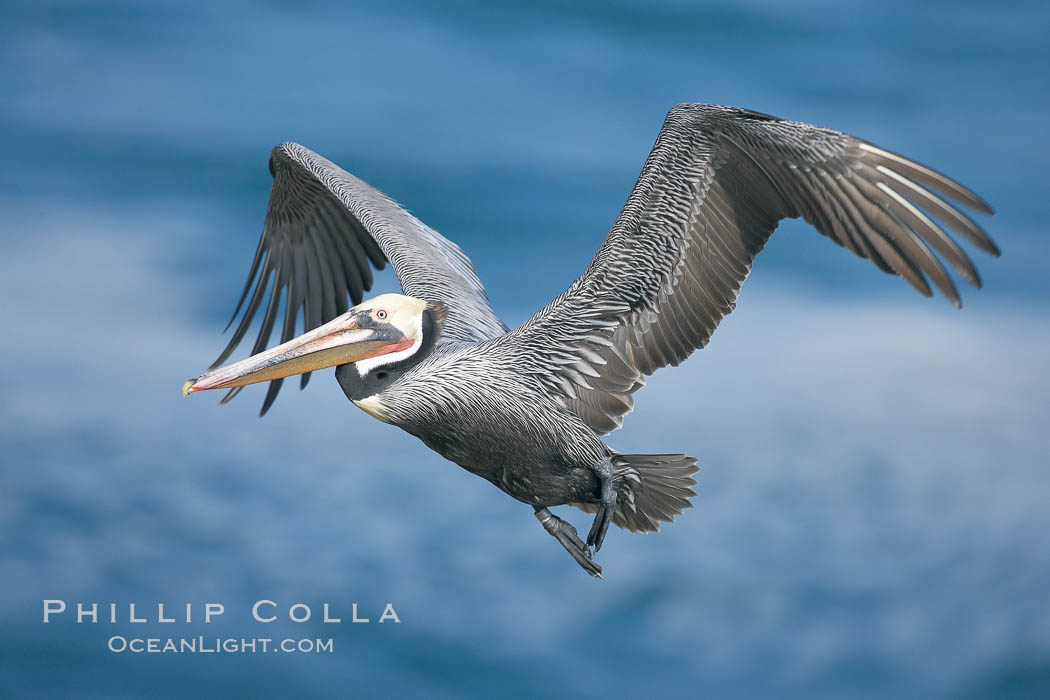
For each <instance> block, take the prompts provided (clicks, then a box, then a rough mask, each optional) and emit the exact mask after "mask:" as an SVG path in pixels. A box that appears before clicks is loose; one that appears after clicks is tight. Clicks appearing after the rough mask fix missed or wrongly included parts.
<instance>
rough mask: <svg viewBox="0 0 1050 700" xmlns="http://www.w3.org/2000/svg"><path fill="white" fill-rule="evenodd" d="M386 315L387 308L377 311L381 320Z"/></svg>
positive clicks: (377, 315) (377, 316)
mask: <svg viewBox="0 0 1050 700" xmlns="http://www.w3.org/2000/svg"><path fill="white" fill-rule="evenodd" d="M386 316H387V314H386V309H380V310H379V311H376V318H378V319H379V320H380V321H383V320H385V319H386Z"/></svg>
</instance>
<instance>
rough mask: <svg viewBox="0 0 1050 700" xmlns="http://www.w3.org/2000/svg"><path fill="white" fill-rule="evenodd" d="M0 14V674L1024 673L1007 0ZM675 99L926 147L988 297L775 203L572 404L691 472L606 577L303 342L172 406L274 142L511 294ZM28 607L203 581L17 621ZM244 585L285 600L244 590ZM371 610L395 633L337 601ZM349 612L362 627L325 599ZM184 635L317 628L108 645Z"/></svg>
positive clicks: (789, 679)
mask: <svg viewBox="0 0 1050 700" xmlns="http://www.w3.org/2000/svg"><path fill="white" fill-rule="evenodd" d="M0 18H2V22H0V66H2V68H0V102H2V104H3V105H4V109H2V110H0V128H2V133H3V134H4V136H5V143H4V154H5V155H4V159H3V162H4V165H5V167H3V168H0V218H2V221H3V227H2V236H3V242H4V250H5V254H4V256H3V257H2V259H0V291H2V296H3V299H4V304H3V310H2V312H0V314H2V319H3V322H4V323H3V325H4V327H5V328H6V329H7V330H6V332H5V337H4V342H3V343H2V347H3V350H2V353H3V356H2V362H0V380H2V386H3V387H4V400H3V401H2V402H0V440H2V443H0V444H2V446H3V452H4V466H3V469H2V470H0V591H2V592H3V595H2V596H0V619H2V620H3V623H4V627H3V632H4V633H3V635H2V636H0V659H2V660H3V661H2V663H0V693H3V694H4V695H6V696H10V697H34V696H35V697H61V696H76V697H99V698H108V697H186V696H188V695H191V694H205V695H215V696H223V697H237V696H243V697H259V696H261V695H274V696H297V697H298V696H309V695H318V696H332V695H336V696H338V695H344V696H353V697H390V696H415V697H427V698H432V697H459V696H464V695H475V696H486V697H487V696H493V695H497V694H498V695H500V696H507V697H517V696H520V697H535V696H537V695H547V696H562V695H568V696H576V697H591V696H602V697H610V696H619V695H630V696H639V697H652V696H669V697H696V696H708V697H725V696H731V697H771V696H773V697H800V698H813V697H843V696H848V697H885V696H891V695H892V696H895V697H904V698H907V697H916V698H920V697H921V698H929V697H933V698H941V697H964V698H981V697H1010V696H1016V697H1033V696H1038V695H1040V694H1044V695H1046V694H1050V595H1048V591H1050V547H1048V546H1047V540H1046V537H1047V535H1046V533H1047V532H1048V531H1050V507H1048V503H1050V488H1048V475H1047V467H1048V455H1050V436H1048V431H1047V429H1046V426H1047V420H1048V418H1050V410H1048V403H1047V396H1048V390H1050V372H1048V369H1047V362H1046V348H1047V346H1048V343H1050V325H1048V323H1047V320H1048V313H1047V302H1048V299H1050V279H1048V276H1047V274H1046V265H1047V262H1048V251H1050V247H1048V244H1047V232H1046V221H1047V214H1048V211H1047V194H1048V193H1047V187H1046V175H1045V174H1046V172H1048V171H1050V146H1048V141H1047V138H1046V136H1047V134H1048V132H1050V129H1048V126H1050V112H1048V107H1050V97H1048V95H1050V44H1048V43H1047V41H1046V36H1048V35H1050V9H1048V8H1047V6H1046V4H1045V3H1040V2H1027V3H1026V2H1018V3H1001V4H990V3H988V4H985V3H965V2H963V3H959V2H931V3H922V4H917V3H903V2H884V3H878V4H863V5H862V4H852V3H833V2H806V3H796V4H791V5H786V4H785V5H781V4H767V3H762V2H734V3H713V4H705V3H688V2H671V1H664V2H644V3H643V2H626V1H624V2H586V3H578V4H574V5H572V6H568V5H563V4H561V3H550V2H539V3H535V2H519V3H480V2H459V3H449V4H442V5H437V4H428V3H413V2H395V3H382V4H376V5H373V6H362V5H357V4H349V3H325V2H307V3H279V2H268V3H261V4H254V3H245V2H230V3H180V4H178V5H172V6H168V7H162V6H159V5H153V4H144V3H133V2H109V3H101V2H100V3H80V2H7V3H4V4H3V5H2V6H0ZM682 101H702V102H716V103H724V104H735V105H740V106H745V107H749V108H752V109H756V110H759V111H763V112H767V113H771V114H776V115H778V116H783V117H788V118H792V119H798V120H803V121H811V122H815V123H820V124H823V125H826V126H831V127H834V128H839V129H842V130H845V131H849V132H851V133H855V134H857V135H860V136H862V137H864V138H866V139H868V140H871V141H873V142H875V143H877V144H880V145H883V146H886V147H887V148H890V149H893V150H896V151H899V152H902V153H905V154H907V155H910V156H913V157H915V158H916V159H918V160H920V161H922V162H926V163H929V164H931V165H933V166H935V167H937V168H938V169H940V170H942V171H944V172H947V173H949V174H950V175H952V176H953V177H956V178H958V179H959V180H960V181H962V182H963V183H965V184H967V185H968V186H970V187H972V188H974V189H975V190H976V191H978V192H979V193H980V194H981V195H982V196H984V197H985V198H986V199H988V200H989V201H990V202H991V203H992V204H993V205H994V206H995V207H996V209H997V211H998V213H997V215H996V217H995V218H994V219H989V220H985V221H983V222H982V223H983V224H984V225H985V226H986V228H987V229H988V230H989V231H990V232H991V234H992V235H993V236H994V237H995V238H996V240H997V241H998V242H999V244H1000V245H1001V247H1002V248H1003V250H1004V255H1003V257H1002V258H1001V259H999V260H992V259H990V258H987V257H984V256H981V255H980V254H979V253H975V254H974V259H975V261H976V262H977V263H978V265H979V267H980V269H981V271H982V274H983V276H984V280H985V289H984V290H982V291H980V292H975V291H974V290H963V295H964V302H965V303H966V308H964V310H963V311H962V312H957V311H955V310H954V309H952V308H951V307H950V306H949V305H948V304H946V303H944V302H943V301H938V300H924V299H922V298H920V297H918V296H917V295H916V294H915V293H914V292H913V291H912V290H910V288H908V287H907V285H906V284H904V283H903V282H901V281H900V280H896V279H893V278H891V277H888V276H886V275H882V274H880V273H878V271H876V270H875V269H874V268H873V267H872V266H871V265H870V264H868V263H867V262H865V261H860V260H857V259H855V258H854V257H852V256H851V255H849V254H848V253H846V252H845V251H843V250H841V249H839V248H837V247H836V246H834V245H831V244H830V243H829V242H828V241H827V240H825V239H823V238H821V237H820V236H818V235H816V234H815V233H813V231H812V230H811V229H809V228H808V227H807V226H806V225H804V224H801V223H798V222H788V223H786V224H785V225H784V226H783V227H782V229H781V231H780V232H778V233H777V235H775V236H774V237H773V239H772V241H771V243H770V245H769V247H768V248H767V250H766V251H765V252H763V253H762V254H761V256H760V257H759V258H758V262H757V264H756V269H755V272H754V274H753V276H752V278H751V279H750V280H749V281H748V283H747V284H746V285H745V287H744V291H743V293H742V295H741V298H740V301H739V305H738V308H737V311H736V312H735V313H734V314H733V315H732V316H731V317H730V318H728V319H727V320H726V321H725V322H724V323H723V325H722V326H721V328H720V329H719V331H718V332H717V333H716V334H715V336H714V338H713V341H712V343H711V345H710V346H709V347H708V348H706V349H705V350H703V351H702V352H699V353H697V354H696V355H694V357H693V358H692V359H691V360H690V361H689V362H688V363H686V364H685V365H684V366H683V367H681V368H679V369H675V370H668V371H665V372H661V373H659V374H657V375H656V376H654V377H653V378H652V379H651V381H650V382H649V385H648V386H647V387H646V388H645V389H644V390H643V392H642V393H641V394H639V396H638V405H637V409H636V411H635V412H634V413H633V414H632V415H631V416H629V417H628V419H627V421H626V422H625V427H624V429H623V430H621V431H619V432H618V433H615V434H614V435H612V436H611V437H610V444H612V445H613V446H614V447H616V448H617V449H620V450H623V451H640V452H660V451H681V452H685V453H688V454H692V455H695V456H697V457H698V458H699V459H700V463H701V465H702V467H703V470H702V472H701V474H700V485H699V495H698V497H697V498H696V499H695V507H694V509H692V510H690V511H687V513H686V514H685V515H684V517H682V518H680V519H679V520H678V522H676V523H674V524H673V525H670V526H668V527H666V528H665V530H664V531H662V532H661V533H659V534H655V535H648V536H641V535H632V534H629V533H624V532H619V531H615V532H612V533H611V534H610V536H609V539H608V540H607V543H606V545H605V547H604V548H603V549H602V551H601V554H600V561H601V562H602V564H603V566H604V567H605V572H606V580H605V581H602V582H597V581H591V580H588V578H587V577H586V576H585V575H583V574H582V572H581V571H579V570H578V568H577V567H576V566H575V565H574V564H573V562H572V561H571V560H570V559H569V558H568V557H567V556H566V555H565V553H564V552H563V551H562V550H561V549H560V548H559V547H558V546H557V545H556V544H555V543H554V542H553V541H552V540H551V539H550V538H549V537H548V536H547V535H546V534H545V533H544V532H543V531H542V529H541V528H540V527H539V526H538V525H537V523H536V522H535V521H534V519H533V518H532V516H531V511H530V509H529V508H528V507H526V506H523V505H522V504H519V503H516V502H514V501H512V500H511V499H509V498H508V497H506V496H505V495H503V494H502V493H500V492H498V491H497V490H495V489H494V488H493V487H492V486H491V485H489V484H488V483H486V482H483V481H481V480H479V479H476V478H475V477H472V476H471V475H469V474H467V473H465V472H463V471H462V470H460V469H459V468H458V467H456V466H455V465H452V464H449V463H446V462H444V461H443V460H441V459H440V458H439V457H437V456H436V455H434V454H433V453H430V452H429V451H427V450H426V449H425V448H424V447H423V446H422V445H421V444H419V443H417V442H416V441H415V440H414V439H412V438H411V437H409V436H407V435H405V434H402V433H401V432H400V431H398V430H396V429H395V428H392V427H390V426H386V425H383V424H380V423H378V422H376V421H374V420H372V419H371V418H369V417H368V416H366V415H364V414H363V413H361V412H360V411H358V410H357V409H356V408H354V407H353V406H352V405H351V404H349V403H348V402H347V401H346V400H345V398H344V397H343V395H342V393H341V392H340V391H339V389H338V386H337V385H336V384H335V382H334V381H332V380H331V379H330V378H329V377H328V376H317V377H315V378H314V380H313V381H312V382H311V385H310V387H309V388H308V390H307V391H305V392H302V393H299V392H298V391H296V390H295V389H294V387H286V389H285V390H284V392H283V393H282V396H281V398H280V400H279V401H278V402H277V404H276V405H275V407H274V409H273V410H272V411H271V412H270V414H268V415H267V416H266V417H265V418H264V419H263V420H261V421H260V420H259V419H257V418H256V413H257V409H258V404H259V403H260V402H261V400H262V394H263V392H262V390H261V389H258V390H254V391H246V392H244V394H243V395H242V397H240V398H238V399H237V400H236V401H235V402H233V403H232V404H231V405H228V406H224V407H220V406H217V405H216V403H217V402H216V401H214V400H211V397H208V396H207V395H205V396H200V397H195V398H194V399H193V400H183V399H181V398H180V397H179V395H178V387H179V386H181V384H182V382H183V381H184V380H185V379H186V378H188V377H190V376H193V375H195V374H197V373H198V372H200V371H201V370H202V369H203V368H204V367H205V366H206V365H207V364H208V363H210V362H211V360H212V359H214V356H215V355H216V354H217V353H218V351H219V349H220V348H221V346H222V343H223V337H222V336H221V335H220V331H221V330H222V327H223V326H224V325H225V322H226V321H227V319H228V314H229V313H230V311H231V310H232V307H233V304H234V302H235V300H236V297H237V294H238V293H239V292H240V287H241V285H242V283H243V275H244V274H245V272H246V271H247V266H248V263H249V261H250V257H251V253H252V252H253V250H254V247H255V243H256V240H257V237H258V233H259V227H260V225H261V222H262V218H263V215H264V212H265V203H266V194H267V190H268V187H269V179H270V178H269V174H268V172H267V169H266V158H267V154H268V151H269V149H270V148H271V147H272V146H273V145H274V144H276V143H278V142H280V141H284V140H294V141H298V142H300V143H303V144H304V145H306V146H308V147H310V148H312V149H314V150H316V151H318V152H320V153H322V154H324V155H325V156H326V157H328V158H330V159H331V160H333V161H335V162H337V163H339V164H340V165H342V166H343V167H345V168H347V169H348V170H350V171H351V172H354V173H355V174H357V175H359V176H360V177H362V178H364V179H366V180H367V181H369V182H370V183H372V184H374V185H376V186H377V187H379V188H381V189H382V190H384V191H385V192H387V193H388V194H390V195H391V196H392V197H394V198H395V199H397V200H398V201H400V202H402V203H403V204H404V205H406V206H407V207H408V208H410V209H411V210H412V211H413V212H414V213H415V214H416V215H418V216H419V217H420V218H422V219H423V220H424V221H426V222H427V223H428V224H430V225H431V226H433V227H434V228H436V229H437V230H439V231H441V232H443V233H444V234H445V235H447V236H448V237H450V238H452V239H453V240H455V241H457V242H458V243H459V244H460V245H461V246H462V248H463V249H464V250H465V251H466V252H467V253H468V254H469V255H470V256H471V257H472V259H473V260H474V263H475V265H476V267H477V269H478V271H479V274H480V276H481V277H482V279H483V280H484V281H485V283H486V285H487V288H488V291H489V294H490V297H491V298H492V300H493V303H494V305H495V307H496V309H497V310H498V311H499V312H500V313H501V314H503V316H504V318H505V319H506V320H507V321H508V323H510V324H511V325H513V324H516V323H519V322H521V321H522V320H524V319H525V318H527V317H528V315H529V314H530V313H532V312H533V311H534V310H535V309H537V308H539V307H540V306H541V305H542V304H544V303H546V301H548V300H549V299H550V298H552V297H553V296H555V295H556V294H558V293H559V292H561V291H562V290H563V289H564V288H565V286H567V285H568V284H569V282H570V281H571V280H572V279H573V278H574V277H575V276H576V275H578V274H579V273H580V272H581V271H582V270H583V269H584V267H585V266H586V264H587V262H588V261H589V259H590V256H591V255H592V254H593V252H594V250H595V249H596V248H597V246H598V245H599V243H600V241H601V239H602V237H603V236H604V233H605V232H606V231H607V230H608V227H609V225H610V224H611V223H612V221H613V220H614V218H615V216H616V214H617V212H618V211H619V208H620V206H621V205H622V203H623V201H624V199H625V197H626V195H627V193H628V191H629V190H630V187H631V186H632V184H633V182H634V179H635V177H636V175H637V173H638V171H639V169H640V168H641V165H642V162H643V161H644V159H645V156H646V155H647V154H648V150H649V147H650V146H651V144H652V141H653V139H654V138H655V135H656V132H657V130H658V129H659V126H660V123H661V121H662V119H663V116H664V113H665V112H666V110H667V108H668V107H670V106H671V105H673V104H675V103H677V102H682ZM394 288H395V282H394V280H393V279H392V277H391V276H390V275H389V273H388V274H387V275H385V276H383V277H382V279H381V284H380V286H379V290H380V291H385V290H392V289H394ZM325 374H327V373H325ZM563 516H565V517H568V518H570V519H572V520H573V521H574V522H575V523H576V524H577V526H578V527H582V526H584V524H585V523H586V522H587V520H588V519H587V518H586V517H585V516H583V515H582V514H578V513H563ZM52 598H53V599H63V600H66V601H69V602H70V603H71V604H73V603H75V602H78V601H83V602H88V603H90V602H99V603H100V604H102V605H108V604H109V603H111V602H115V603H118V604H120V605H121V606H122V608H125V610H126V606H127V604H128V603H137V604H138V605H139V609H140V610H142V609H143V608H147V609H148V608H149V607H150V606H153V607H154V608H155V606H156V603H157V602H165V603H168V604H169V605H171V606H177V605H181V604H184V603H187V602H190V603H194V604H195V605H203V604H204V603H205V602H210V601H215V602H220V603H223V604H225V606H226V610H227V612H226V614H225V615H223V616H222V618H220V620H219V621H217V622H215V623H213V624H212V625H207V626H206V625H203V624H202V623H201V622H200V620H199V610H198V614H197V617H195V620H196V621H195V622H193V623H190V624H181V623H179V624H172V625H165V624H161V623H157V622H155V621H154V622H151V623H146V624H142V625H136V624H132V623H129V622H127V619H126V614H124V613H123V612H122V618H121V620H122V621H121V622H119V623H116V624H112V625H110V624H107V623H102V624H98V625H91V624H81V625H77V624H75V621H74V620H72V619H71V616H70V615H68V614H67V615H66V616H64V617H62V618H59V619H58V620H57V621H55V622H52V623H50V624H47V625H45V624H43V623H42V622H41V612H42V610H41V607H42V600H44V599H52ZM261 598H265V599H271V600H274V601H275V602H278V603H280V606H281V607H280V610H281V611H282V614H283V612H284V611H286V610H287V607H288V606H289V605H291V604H293V603H298V602H303V603H306V604H309V605H311V606H312V608H313V610H314V612H315V617H314V618H312V619H311V621H309V622H307V623H304V624H299V625H296V624H292V623H290V622H288V621H287V620H284V621H282V622H277V623H273V624H272V625H260V624H259V623H256V622H254V621H252V620H251V618H250V607H251V604H252V603H253V602H254V601H255V600H258V599H261ZM324 602H330V603H331V605H332V607H333V611H334V612H335V613H336V614H338V615H340V616H341V617H342V618H343V620H344V624H341V625H326V624H324V623H322V622H321V621H320V620H319V619H318V614H319V612H320V606H321V604H322V603H324ZM387 602H390V603H392V604H393V605H394V606H395V608H396V610H397V612H398V614H399V617H400V619H401V622H400V624H392V623H385V624H382V625H380V624H378V623H377V622H376V619H377V618H378V614H379V612H380V611H381V610H382V609H383V606H384V605H385V604H386V603H387ZM353 603H357V604H358V605H359V607H360V608H361V610H362V614H364V615H366V616H369V617H371V619H372V620H373V623H371V624H368V625H353V624H348V622H347V621H348V619H349V617H350V608H351V606H352V604H353ZM169 609H170V608H169ZM196 634H203V635H207V636H233V637H252V636H255V637H276V638H280V637H284V636H290V637H296V638H298V637H310V638H314V637H321V638H328V637H332V638H333V639H334V648H335V651H334V652H333V653H332V654H291V655H285V654H269V655H262V654H255V655H251V654H244V655H232V654H231V655H226V654H214V655H204V654H198V655H188V654H187V655H172V654H141V655H132V654H130V653H122V654H117V653H111V652H109V651H108V650H107V648H106V645H107V640H108V639H109V638H110V637H111V636H113V635H124V636H128V637H131V636H145V637H167V636H173V635H174V636H190V635H196Z"/></svg>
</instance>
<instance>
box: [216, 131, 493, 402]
mask: <svg viewBox="0 0 1050 700" xmlns="http://www.w3.org/2000/svg"><path fill="white" fill-rule="evenodd" d="M270 173H271V174H272V175H273V187H272V188H271V189H270V203H269V208H268V209H267V212H266V220H265V222H263V231H262V237H261V238H260V239H259V247H258V249H257V250H256V251H255V258H254V260H252V265H251V269H250V271H249V272H248V280H247V282H245V285H244V291H243V292H242V293H241V298H240V301H238V302H237V308H236V309H235V310H234V312H233V317H232V318H231V320H230V323H231V324H232V323H233V321H234V320H235V319H236V318H237V315H238V313H240V311H241V308H242V307H244V314H243V316H242V317H241V320H240V323H239V324H238V325H237V328H236V329H235V330H234V333H233V337H232V338H230V342H229V344H228V345H227V346H226V349H225V350H223V351H222V354H221V355H219V358H218V359H217V360H216V361H215V363H214V364H213V365H212V367H211V368H215V367H218V366H219V365H221V364H222V363H223V362H225V361H226V359H227V358H229V356H230V355H231V354H232V353H233V351H234V350H235V349H236V348H237V346H238V345H239V344H240V342H241V341H242V340H243V339H244V337H245V334H246V333H247V332H248V328H249V326H250V325H251V322H252V319H253V318H254V317H255V315H256V313H257V312H258V311H259V309H260V308H262V307H263V301H264V299H265V298H266V297H267V292H269V298H268V300H266V304H265V312H264V313H263V317H262V327H261V328H260V330H259V335H258V337H257V338H256V341H255V346H254V347H253V348H252V354H256V353H258V352H261V351H262V350H265V349H266V346H267V344H268V343H269V341H270V336H271V334H272V332H273V327H274V325H275V324H276V323H277V320H278V307H279V306H280V300H281V297H282V295H283V296H284V299H285V307H284V318H283V321H282V327H281V336H280V338H281V340H280V342H282V343H283V342H285V341H287V340H290V339H291V338H292V337H293V336H295V335H296V332H295V327H296V322H297V317H298V316H299V315H300V314H299V312H300V310H302V314H301V315H302V324H303V328H302V332H305V331H308V330H311V329H313V328H316V327H317V326H319V325H321V324H323V323H326V322H328V321H330V320H332V319H333V318H335V317H336V316H338V315H340V314H342V313H344V312H345V311H346V310H347V308H349V307H348V305H347V296H348V295H349V298H350V303H351V304H355V305H356V304H359V303H360V302H361V301H362V295H363V294H364V292H366V291H368V290H369V289H371V288H372V267H373V266H374V267H375V268H376V269H379V270H381V269H383V268H384V267H385V266H386V262H387V261H388V260H389V261H390V262H391V263H392V264H393V266H394V272H395V273H396V274H397V278H398V281H399V282H400V284H401V289H402V290H404V293H405V294H407V295H409V296H413V297H416V298H419V299H425V300H428V301H441V302H444V303H445V304H447V306H448V316H447V317H446V319H445V322H444V325H443V328H442V338H449V339H455V340H466V341H482V340H487V339H490V338H494V337H496V336H498V335H502V334H503V333H505V332H506V327H505V326H504V325H503V322H502V321H500V319H499V317H498V316H496V313H495V312H494V311H493V310H492V307H491V306H490V304H489V300H488V296H487V295H486V293H485V288H484V287H483V286H482V284H481V280H479V279H478V276H477V273H475V272H474V266H473V265H472V264H471V262H470V259H469V258H468V257H467V256H466V255H465V254H464V253H463V251H461V250H460V249H459V247H458V246H456V244H455V243H452V242H451V241H449V240H447V239H446V238H444V237H443V236H441V234H439V233H438V232H437V231H434V230H433V229H431V228H429V227H428V226H426V225H425V224H423V223H422V222H421V221H420V220H419V219H417V218H416V217H414V216H412V215H411V214H409V213H408V212H407V211H405V210H404V209H402V208H401V207H400V206H398V204H397V203H396V202H394V201H393V200H391V199H390V198H388V197H387V196H386V195H384V194H383V193H382V192H380V191H379V190H376V189H375V188H373V187H371V186H370V185H368V184H367V183H365V182H363V181H361V180H359V179H357V178H356V177H354V176H353V175H351V174H350V173H348V172H346V171H345V170H343V169H342V168H340V167H339V166H337V165H335V164H333V163H332V162H330V161H328V160H326V159H325V158H322V157H321V156H319V155H317V154H316V153H314V152H313V151H311V150H309V149H307V148H304V147H303V146H300V145H299V144H296V143H282V144H281V145H279V146H277V147H276V148H274V149H273V152H272V153H271V154H270ZM253 282H254V288H253ZM249 292H251V294H250V295H249ZM245 301H247V306H246V307H245ZM282 381H283V380H281V379H277V380H274V381H272V382H270V387H269V390H268V391H267V393H266V399H265V400H264V402H263V407H262V411H261V413H260V415H262V414H264V413H266V411H267V410H268V409H269V408H270V406H271V405H272V404H273V401H274V399H276V398H277V393H278V392H279V391H280V388H281V382H282ZM308 381H309V374H304V375H303V377H302V386H303V387H305V386H306V383H307V382H308ZM239 391H240V388H236V389H232V390H230V392H229V393H228V394H227V395H226V396H225V397H224V398H223V403H225V402H226V401H229V400H230V399H232V398H233V397H234V396H236V394H237V393H238V392H239Z"/></svg>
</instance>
